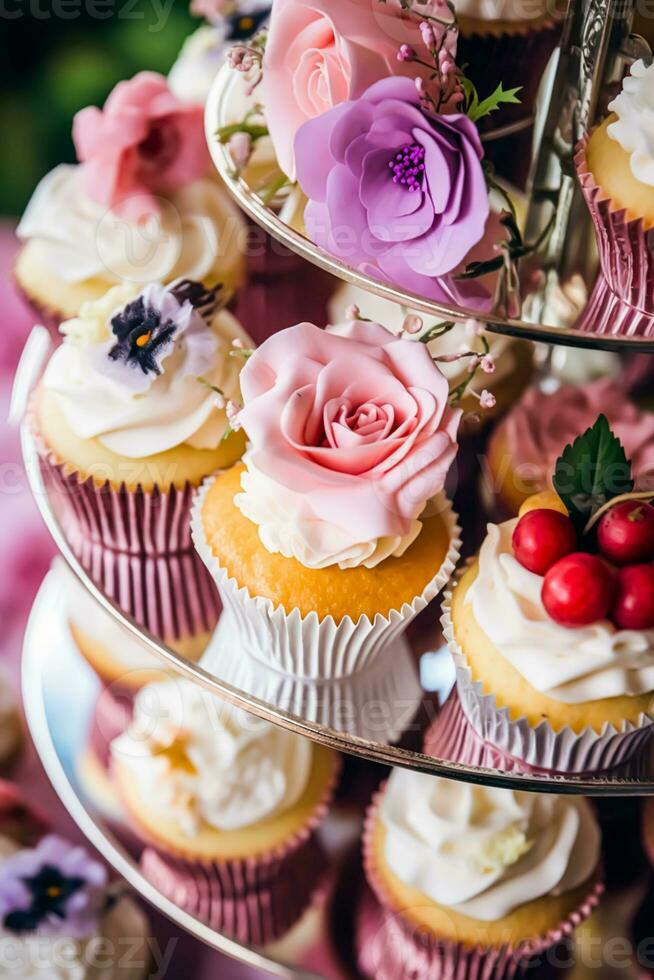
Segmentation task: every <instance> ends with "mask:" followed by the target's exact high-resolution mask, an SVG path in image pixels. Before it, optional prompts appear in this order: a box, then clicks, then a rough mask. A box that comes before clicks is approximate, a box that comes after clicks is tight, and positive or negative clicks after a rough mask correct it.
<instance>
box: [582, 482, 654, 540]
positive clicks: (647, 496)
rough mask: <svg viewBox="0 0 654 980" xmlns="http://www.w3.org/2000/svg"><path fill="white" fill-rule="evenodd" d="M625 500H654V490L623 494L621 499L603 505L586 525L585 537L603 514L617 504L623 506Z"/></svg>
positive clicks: (614, 498) (614, 499)
mask: <svg viewBox="0 0 654 980" xmlns="http://www.w3.org/2000/svg"><path fill="white" fill-rule="evenodd" d="M625 500H654V490H641V491H639V492H636V493H621V494H620V496H619V497H612V498H611V500H607V501H606V503H605V504H602V506H601V507H600V508H599V509H598V510H596V511H595V513H594V514H593V516H592V517H591V518H590V520H589V521H588V523H587V524H586V527H585V528H584V536H585V535H587V534H588V532H589V531H591V530H592V529H593V528H594V527H595V525H596V524H597V522H598V521H599V519H600V517H601V516H602V514H605V513H606V512H607V510H611V508H612V507H615V505H616V504H621V503H622V502H623V501H625Z"/></svg>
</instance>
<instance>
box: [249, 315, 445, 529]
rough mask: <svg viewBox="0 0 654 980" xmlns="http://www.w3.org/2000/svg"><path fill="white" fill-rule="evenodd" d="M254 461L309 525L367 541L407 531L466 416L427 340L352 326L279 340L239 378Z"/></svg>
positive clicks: (305, 328) (436, 486)
mask: <svg viewBox="0 0 654 980" xmlns="http://www.w3.org/2000/svg"><path fill="white" fill-rule="evenodd" d="M241 387H242V392H243V403H244V405H243V408H242V410H241V412H240V413H239V422H240V423H241V425H242V426H243V428H244V429H245V431H246V433H247V435H248V438H249V440H250V443H251V450H250V452H249V458H250V461H251V462H252V463H253V464H254V466H255V467H256V469H258V470H259V471H261V472H262V473H263V474H265V475H266V476H268V477H270V478H271V479H272V480H274V481H275V482H276V483H277V484H280V485H281V486H282V487H284V488H287V489H288V490H289V491H291V490H292V491H293V492H294V493H296V494H301V495H302V496H303V501H304V504H305V505H306V506H307V507H308V508H309V509H310V511H311V512H312V514H313V516H314V517H315V520H316V522H319V521H324V522H327V523H329V524H330V525H333V526H335V527H337V528H339V529H341V530H342V531H343V532H344V533H345V534H349V535H351V536H352V539H353V540H354V541H373V540H374V539H377V538H383V537H386V536H403V535H406V534H407V533H408V532H409V530H410V527H411V522H412V521H413V520H415V518H416V517H417V516H418V515H419V514H420V513H421V511H422V510H423V508H424V505H425V503H426V502H427V501H428V500H429V499H431V498H432V497H433V496H434V495H435V494H437V493H438V492H439V491H440V490H442V488H443V485H444V482H445V477H446V474H447V471H448V469H449V467H450V465H451V463H452V461H453V459H454V457H455V455H456V451H457V444H456V434H457V428H458V425H459V420H460V416H461V412H460V410H459V409H452V408H451V407H450V406H449V404H448V383H447V381H446V379H445V377H444V376H443V374H442V373H441V372H440V370H439V369H438V367H437V366H436V365H435V364H434V362H433V361H432V359H431V357H430V355H429V352H428V351H427V348H426V346H425V345H424V344H421V343H419V342H416V341H412V340H402V339H398V338H397V337H395V336H394V335H393V334H391V333H390V332H389V331H388V330H386V329H385V328H384V327H381V326H379V325H378V324H376V323H364V322H361V321H355V322H353V323H347V324H345V325H343V326H339V327H330V328H329V329H328V330H321V329H319V328H318V327H316V326H313V324H310V323H300V324H298V325H297V326H295V327H290V328H289V329H288V330H283V331H281V333H278V334H274V335H273V336H272V337H270V338H269V339H268V340H266V341H265V343H263V344H262V345H261V347H259V348H258V349H257V350H256V351H255V352H254V354H253V355H252V356H251V357H250V359H249V360H248V362H247V364H246V365H245V367H244V369H243V371H242V374H241Z"/></svg>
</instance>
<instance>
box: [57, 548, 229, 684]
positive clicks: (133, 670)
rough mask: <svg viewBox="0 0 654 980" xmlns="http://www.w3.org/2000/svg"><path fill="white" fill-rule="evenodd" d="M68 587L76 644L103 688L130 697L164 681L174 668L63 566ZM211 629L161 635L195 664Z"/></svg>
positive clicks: (68, 611)
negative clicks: (118, 619) (174, 634)
mask: <svg viewBox="0 0 654 980" xmlns="http://www.w3.org/2000/svg"><path fill="white" fill-rule="evenodd" d="M60 574H61V575H62V576H63V578H64V581H65V588H66V600H67V601H66V605H67V617H68V626H69V629H70V633H71V636H72V638H73V641H74V643H75V647H76V648H77V650H78V651H79V653H80V654H81V655H82V657H83V658H84V660H85V661H86V662H87V664H88V665H89V667H91V669H92V670H93V672H94V673H95V674H96V675H97V677H98V678H99V680H100V681H101V683H102V685H103V687H105V688H110V689H111V690H112V691H113V692H114V694H115V695H116V696H121V695H124V696H125V697H130V696H131V695H133V694H135V693H136V691H138V690H140V688H142V687H143V686H144V685H145V684H150V683H152V682H153V681H155V680H163V679H164V678H165V677H166V676H167V675H168V674H171V673H172V669H170V668H168V669H167V668H166V665H165V663H163V662H162V660H161V659H160V658H159V657H157V656H155V654H153V653H151V652H150V651H149V649H148V647H147V646H146V645H145V644H144V643H143V642H142V641H141V640H139V639H138V638H137V637H136V636H135V635H134V634H133V633H132V632H131V631H130V630H127V629H125V628H124V627H123V626H121V625H120V623H118V622H117V621H116V619H115V618H114V617H113V616H112V615H111V614H110V613H108V612H106V610H105V609H103V608H102V606H100V605H99V603H98V602H96V600H95V599H94V598H93V597H92V596H91V594H90V593H89V592H88V590H87V589H86V588H85V587H84V586H83V585H82V584H81V582H80V581H79V579H78V578H77V576H76V575H74V574H73V573H72V572H70V571H69V570H68V569H67V568H65V567H61V570H60ZM210 635H211V634H210V632H209V631H208V630H202V631H200V632H198V633H186V634H185V635H183V636H181V637H179V638H176V637H175V636H170V637H165V636H164V637H162V639H163V640H164V642H165V643H166V645H167V646H170V647H171V648H172V649H174V650H175V651H176V652H177V653H179V654H181V656H183V657H184V658H185V659H186V660H190V661H192V662H193V663H196V662H197V661H198V660H199V658H200V656H201V654H202V653H203V652H204V649H205V647H206V645H207V643H208V642H209V638H210Z"/></svg>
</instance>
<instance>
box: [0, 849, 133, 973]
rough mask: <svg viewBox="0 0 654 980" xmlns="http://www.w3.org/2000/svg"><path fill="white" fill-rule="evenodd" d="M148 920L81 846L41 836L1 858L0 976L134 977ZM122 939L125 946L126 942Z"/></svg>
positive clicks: (8, 851)
mask: <svg viewBox="0 0 654 980" xmlns="http://www.w3.org/2000/svg"><path fill="white" fill-rule="evenodd" d="M148 934H149V925H148V921H147V919H146V917H145V915H144V914H143V912H142V911H141V909H140V908H139V906H137V905H136V904H135V902H134V901H133V900H132V899H131V898H129V897H128V896H126V894H125V891H124V889H120V890H119V889H117V888H116V887H115V886H113V885H111V884H110V882H109V877H108V874H107V871H106V868H105V867H104V866H103V865H102V864H100V863H99V862H98V861H96V860H95V859H94V858H92V857H91V856H90V855H89V854H88V853H87V852H86V851H85V849H84V848H83V847H81V846H79V845H74V844H71V843H69V842H68V841H66V840H64V839H63V838H61V837H56V836H54V835H48V836H46V837H43V838H42V839H41V840H40V841H39V843H38V844H36V845H35V846H34V847H30V848H21V847H20V846H19V845H17V844H15V845H12V846H10V847H6V848H3V853H2V857H1V858H0V977H8V978H11V977H13V978H15V980H141V978H145V977H147V976H149V971H150V951H149V947H148ZM126 937H127V938H128V941H129V950H127V949H126V947H125V939H126Z"/></svg>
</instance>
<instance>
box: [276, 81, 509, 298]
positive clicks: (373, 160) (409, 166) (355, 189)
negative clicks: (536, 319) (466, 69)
mask: <svg viewBox="0 0 654 980" xmlns="http://www.w3.org/2000/svg"><path fill="white" fill-rule="evenodd" d="M295 156H296V161H297V176H298V181H299V184H300V186H301V188H302V190H303V191H304V193H305V194H306V195H307V197H308V198H309V203H308V205H307V208H306V211H305V224H306V229H307V234H308V235H309V237H310V238H311V239H312V240H313V241H314V242H315V243H316V244H317V245H320V246H321V247H322V248H324V249H326V250H327V251H328V252H331V253H332V254H333V255H336V256H338V257H339V258H342V259H344V260H345V261H346V262H348V263H349V264H350V265H352V266H355V267H356V268H360V269H362V271H366V272H369V273H372V274H376V275H377V276H378V277H379V278H382V279H385V280H390V281H391V282H394V283H396V284H397V285H400V286H403V287H404V288H406V289H409V290H412V291H414V292H417V293H420V294H422V295H424V296H429V297H430V298H434V299H442V298H444V296H447V295H452V293H453V292H455V293H457V292H458V293H459V294H460V292H461V289H460V288H459V287H458V286H457V287H454V286H453V285H452V277H451V276H448V273H451V272H452V271H453V270H454V269H456V268H457V266H459V265H460V264H461V263H462V261H463V260H464V258H465V257H466V255H467V254H468V253H469V251H470V250H471V248H472V247H473V246H474V245H476V244H477V243H478V242H479V241H480V239H481V238H482V236H483V234H484V229H485V226H486V221H487V218H488V214H489V200H488V191H487V188H486V179H485V177H484V172H483V168H482V165H481V159H482V156H483V150H482V147H481V142H480V139H479V135H478V133H477V129H476V127H475V125H474V123H473V122H471V120H470V119H469V118H468V117H467V116H466V115H464V114H462V113H451V114H449V115H437V114H436V113H433V112H431V111H429V110H427V109H425V108H424V107H423V106H422V105H421V101H420V96H419V94H418V92H417V90H416V87H415V85H414V83H413V82H412V81H411V80H410V79H408V78H387V79H384V80H383V81H381V82H376V83H375V84H374V85H372V86H371V87H370V88H369V89H368V90H367V91H366V92H365V93H364V94H363V95H362V96H361V98H359V99H357V100H356V101H352V102H344V103H342V104H341V105H338V106H336V107H335V108H334V109H331V110H330V111H329V112H326V113H324V114H323V115H321V116H318V117H316V118H315V119H311V120H309V121H308V122H306V123H304V125H303V126H302V127H301V128H300V130H299V131H298V134H297V137H296V140H295ZM465 285H466V287H467V285H468V284H467V283H466V284H465ZM479 293H480V287H479V285H478V284H477V285H475V286H473V287H472V291H471V295H472V296H474V295H475V294H477V295H478V296H479Z"/></svg>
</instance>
